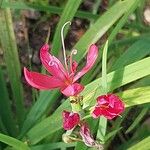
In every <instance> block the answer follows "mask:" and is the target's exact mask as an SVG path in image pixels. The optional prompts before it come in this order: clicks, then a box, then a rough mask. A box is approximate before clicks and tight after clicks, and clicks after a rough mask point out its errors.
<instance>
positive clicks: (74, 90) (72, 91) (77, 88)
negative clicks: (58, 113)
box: [61, 83, 84, 96]
mask: <svg viewBox="0 0 150 150" xmlns="http://www.w3.org/2000/svg"><path fill="white" fill-rule="evenodd" d="M83 89H84V86H83V85H81V84H79V83H74V84H70V85H68V86H67V87H66V88H64V89H62V90H61V92H62V93H63V94H64V95H66V96H76V95H78V94H79V93H80V92H82V90H83Z"/></svg>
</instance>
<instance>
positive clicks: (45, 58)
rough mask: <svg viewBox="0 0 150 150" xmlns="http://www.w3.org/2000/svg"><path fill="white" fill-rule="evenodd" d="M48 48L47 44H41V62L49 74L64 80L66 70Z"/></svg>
mask: <svg viewBox="0 0 150 150" xmlns="http://www.w3.org/2000/svg"><path fill="white" fill-rule="evenodd" d="M48 50H49V45H48V44H45V45H43V46H42V48H41V49H40V58H41V61H42V64H43V65H44V67H45V68H46V70H47V71H48V72H49V73H50V74H52V75H53V76H55V77H57V78H59V79H60V80H62V81H64V80H65V79H66V77H67V72H66V70H65V69H64V67H63V65H62V63H61V62H60V61H59V60H58V59H57V58H56V57H55V56H52V55H51V54H50V53H49V52H48Z"/></svg>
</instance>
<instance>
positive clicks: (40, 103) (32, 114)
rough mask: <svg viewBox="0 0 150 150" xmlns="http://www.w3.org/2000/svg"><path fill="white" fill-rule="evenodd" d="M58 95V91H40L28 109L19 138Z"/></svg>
mask: <svg viewBox="0 0 150 150" xmlns="http://www.w3.org/2000/svg"><path fill="white" fill-rule="evenodd" d="M59 96H60V94H59V92H58V91H41V92H40V96H39V98H38V99H37V101H36V103H35V104H34V105H33V106H32V108H31V109H30V111H29V113H28V115H27V117H26V120H25V121H24V123H23V127H22V130H21V133H20V135H19V137H20V138H22V137H23V136H24V134H25V133H26V132H27V131H28V130H29V129H30V128H32V127H33V126H34V125H35V124H36V122H38V121H39V119H40V118H41V117H42V116H43V114H44V113H46V111H47V110H48V109H49V106H51V105H52V104H53V103H54V102H55V100H56V99H57V98H58V97H59Z"/></svg>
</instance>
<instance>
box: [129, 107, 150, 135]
mask: <svg viewBox="0 0 150 150" xmlns="http://www.w3.org/2000/svg"><path fill="white" fill-rule="evenodd" d="M148 110H149V108H143V109H142V111H141V112H140V114H139V115H138V116H137V117H136V118H135V119H134V121H133V123H132V124H131V125H130V127H129V128H128V129H127V131H126V134H127V133H129V132H131V131H132V130H133V129H134V128H135V127H136V126H137V125H139V123H140V121H141V120H142V119H143V117H144V116H145V115H146V113H147V112H148Z"/></svg>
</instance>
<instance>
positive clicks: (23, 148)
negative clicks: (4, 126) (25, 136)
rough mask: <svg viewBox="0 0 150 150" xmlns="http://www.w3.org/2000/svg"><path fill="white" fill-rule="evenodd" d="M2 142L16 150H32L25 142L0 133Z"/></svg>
mask: <svg viewBox="0 0 150 150" xmlns="http://www.w3.org/2000/svg"><path fill="white" fill-rule="evenodd" d="M0 141H1V142H3V143H5V144H8V145H9V146H12V147H13V148H15V149H16V150H30V148H29V147H28V146H27V145H26V144H24V143H23V142H21V141H19V140H17V139H15V138H13V137H10V136H7V135H4V134H1V133H0Z"/></svg>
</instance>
